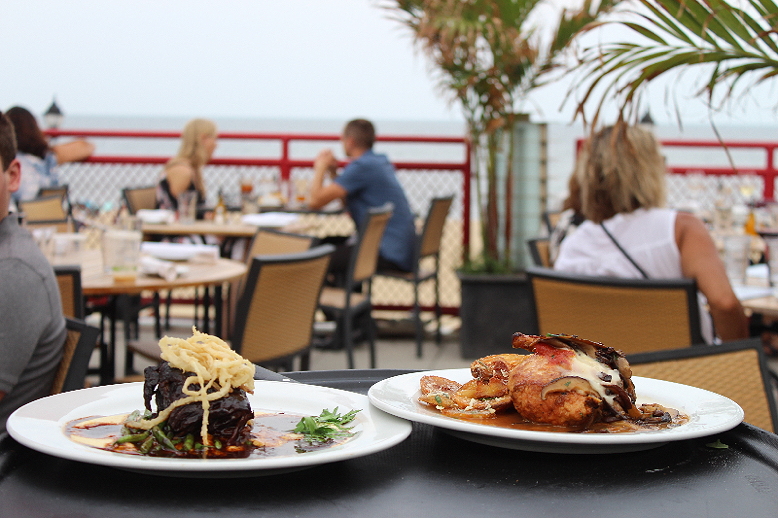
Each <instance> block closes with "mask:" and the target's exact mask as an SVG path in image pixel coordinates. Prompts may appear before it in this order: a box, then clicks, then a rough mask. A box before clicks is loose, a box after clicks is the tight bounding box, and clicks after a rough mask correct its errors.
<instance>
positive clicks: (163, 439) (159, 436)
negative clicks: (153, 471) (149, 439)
mask: <svg viewBox="0 0 778 518" xmlns="http://www.w3.org/2000/svg"><path fill="white" fill-rule="evenodd" d="M151 433H152V434H153V435H154V438H155V439H156V440H157V441H158V442H159V444H160V445H161V446H164V447H165V448H167V449H169V450H175V449H176V445H175V444H173V443H172V442H171V441H170V438H168V436H167V435H165V434H164V433H163V432H162V430H160V429H159V427H158V426H154V427H152V428H151Z"/></svg>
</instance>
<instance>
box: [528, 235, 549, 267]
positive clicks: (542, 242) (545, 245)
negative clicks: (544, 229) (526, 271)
mask: <svg viewBox="0 0 778 518" xmlns="http://www.w3.org/2000/svg"><path fill="white" fill-rule="evenodd" d="M527 247H528V248H529V254H530V255H531V256H532V262H533V263H535V266H542V267H544V268H551V266H553V265H552V264H551V251H550V249H549V241H548V238H547V237H536V238H533V239H528V240H527Z"/></svg>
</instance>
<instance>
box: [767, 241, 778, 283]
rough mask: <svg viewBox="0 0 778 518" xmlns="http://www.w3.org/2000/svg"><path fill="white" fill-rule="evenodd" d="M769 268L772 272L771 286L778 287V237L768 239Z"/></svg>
mask: <svg viewBox="0 0 778 518" xmlns="http://www.w3.org/2000/svg"><path fill="white" fill-rule="evenodd" d="M764 241H765V244H766V245H767V250H766V252H767V267H768V269H769V271H770V286H773V287H775V286H778V236H775V237H766V238H765V240H764Z"/></svg>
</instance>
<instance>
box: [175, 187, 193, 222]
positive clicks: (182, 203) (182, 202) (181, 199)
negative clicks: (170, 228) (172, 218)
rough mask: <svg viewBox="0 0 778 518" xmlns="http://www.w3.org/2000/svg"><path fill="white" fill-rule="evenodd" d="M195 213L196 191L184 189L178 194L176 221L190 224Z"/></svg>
mask: <svg viewBox="0 0 778 518" xmlns="http://www.w3.org/2000/svg"><path fill="white" fill-rule="evenodd" d="M196 215H197V191H184V192H182V193H181V194H179V195H178V222H179V223H183V224H184V225H191V224H192V223H194V222H195V218H196Z"/></svg>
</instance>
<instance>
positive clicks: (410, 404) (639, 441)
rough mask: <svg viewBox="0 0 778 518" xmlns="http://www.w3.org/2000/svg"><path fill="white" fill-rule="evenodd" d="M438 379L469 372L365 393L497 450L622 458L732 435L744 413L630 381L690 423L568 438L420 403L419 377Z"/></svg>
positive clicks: (398, 382)
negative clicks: (631, 453) (669, 445)
mask: <svg viewBox="0 0 778 518" xmlns="http://www.w3.org/2000/svg"><path fill="white" fill-rule="evenodd" d="M428 375H432V376H441V377H444V378H448V379H451V380H454V381H456V382H459V383H464V382H465V381H468V380H470V379H472V375H471V374H470V369H447V370H439V371H426V372H413V373H410V374H402V375H400V376H395V377H392V378H388V379H385V380H383V381H380V382H378V383H376V384H375V385H373V386H372V387H371V388H370V391H369V392H368V397H370V401H371V402H372V403H373V404H374V405H375V406H377V407H378V408H380V409H381V410H384V411H386V412H388V413H390V414H393V415H396V416H398V417H402V418H405V419H409V420H411V421H416V422H419V423H426V424H430V425H433V426H437V427H439V428H443V429H445V430H446V431H447V432H448V433H450V434H452V435H456V436H458V437H461V438H463V439H467V440H470V441H474V442H479V443H483V444H489V445H491V446H498V447H501V448H512V449H518V450H526V451H540V452H550V453H620V452H626V451H639V450H646V449H650V448H656V447H658V446H662V445H664V444H666V443H668V442H671V441H681V440H685V439H693V438H696V437H705V436H708V435H713V434H716V433H721V432H724V431H727V430H730V429H732V428H734V427H735V426H737V425H738V424H740V422H741V421H742V420H743V409H742V408H740V406H739V405H738V404H737V403H735V402H734V401H732V400H731V399H728V398H726V397H724V396H721V395H719V394H715V393H713V392H709V391H707V390H702V389H698V388H695V387H689V386H687V385H680V384H678V383H670V382H668V381H660V380H655V379H650V378H641V377H638V376H635V377H633V378H632V379H633V381H634V383H635V392H636V393H637V394H638V400H637V402H638V404H642V403H659V404H662V405H665V406H667V407H671V408H675V409H677V410H679V411H680V412H682V413H684V414H686V415H688V416H689V422H688V423H686V424H684V425H681V426H678V427H677V428H670V429H666V430H658V431H646V432H638V433H613V434H608V433H567V432H541V431H531V430H514V429H509V428H501V427H496V426H489V425H484V424H479V423H475V422H472V421H464V420H461V419H454V418H450V417H446V416H444V415H442V414H440V412H438V411H437V410H435V409H432V408H430V407H428V406H427V405H424V404H422V403H419V402H418V398H419V395H420V391H419V380H420V379H421V377H422V376H428Z"/></svg>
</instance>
